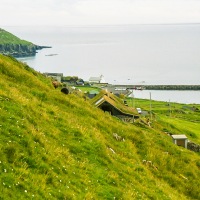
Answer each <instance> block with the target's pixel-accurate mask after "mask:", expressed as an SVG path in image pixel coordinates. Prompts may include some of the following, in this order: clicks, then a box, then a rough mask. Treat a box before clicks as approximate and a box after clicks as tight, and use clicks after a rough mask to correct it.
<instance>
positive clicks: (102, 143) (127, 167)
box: [0, 55, 200, 200]
mask: <svg viewBox="0 0 200 200" xmlns="http://www.w3.org/2000/svg"><path fill="white" fill-rule="evenodd" d="M0 76H1V78H0V113H1V114H0V172H1V173H0V184H1V185H0V199H6V200H7V199H12V200H13V199H81V200H82V199H166V200H167V199H173V200H176V199H179V200H180V199H181V200H182V199H183V200H184V199H200V193H199V188H200V181H199V177H200V155H199V154H198V153H194V152H192V151H189V150H187V149H184V148H181V147H178V146H175V145H174V144H173V143H172V141H171V138H170V137H169V136H168V135H166V134H165V133H164V131H162V126H163V124H165V121H163V122H162V123H160V124H159V123H158V122H155V125H156V126H155V127H153V125H152V127H148V126H147V125H145V124H143V123H141V122H140V120H138V121H137V122H135V123H134V124H127V123H123V122H122V121H120V120H119V119H117V118H115V117H112V116H110V115H109V114H107V113H104V112H103V111H101V110H100V109H98V108H95V107H94V106H92V105H91V104H90V103H89V101H88V100H85V99H84V98H82V96H81V94H79V93H75V94H69V95H65V94H63V93H61V92H60V89H59V88H57V89H54V87H53V86H52V83H51V80H50V79H47V78H46V77H44V76H43V75H42V74H40V73H38V72H36V71H34V70H33V69H31V68H30V67H28V66H27V65H25V64H23V63H20V62H18V61H17V60H16V59H14V58H11V57H7V56H2V55H0ZM170 130H171V131H173V130H175V131H176V127H175V125H174V126H171V127H170ZM114 133H116V134H117V135H118V136H120V137H119V138H118V139H116V137H113V134H114ZM122 138H123V139H122ZM144 160H146V161H149V162H145V161H144Z"/></svg>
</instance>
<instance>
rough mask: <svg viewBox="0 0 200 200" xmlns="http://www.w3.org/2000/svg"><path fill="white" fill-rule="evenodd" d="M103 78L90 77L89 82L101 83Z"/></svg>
mask: <svg viewBox="0 0 200 200" xmlns="http://www.w3.org/2000/svg"><path fill="white" fill-rule="evenodd" d="M100 80H101V77H90V79H89V81H100Z"/></svg>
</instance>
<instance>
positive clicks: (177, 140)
mask: <svg viewBox="0 0 200 200" xmlns="http://www.w3.org/2000/svg"><path fill="white" fill-rule="evenodd" d="M171 137H172V140H173V143H174V144H176V145H178V146H182V147H184V148H186V149H187V143H188V138H187V137H186V136H185V135H172V136H171Z"/></svg>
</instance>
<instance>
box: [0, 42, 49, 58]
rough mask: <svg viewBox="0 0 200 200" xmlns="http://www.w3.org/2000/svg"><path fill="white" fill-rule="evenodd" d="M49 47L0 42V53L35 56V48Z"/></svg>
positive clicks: (14, 55)
mask: <svg viewBox="0 0 200 200" xmlns="http://www.w3.org/2000/svg"><path fill="white" fill-rule="evenodd" d="M43 48H51V47H48V46H38V45H34V44H31V45H27V44H0V53H1V54H4V55H11V56H13V57H26V56H35V54H36V53H37V50H41V49H43Z"/></svg>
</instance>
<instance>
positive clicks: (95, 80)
mask: <svg viewBox="0 0 200 200" xmlns="http://www.w3.org/2000/svg"><path fill="white" fill-rule="evenodd" d="M89 82H90V83H106V81H105V79H104V77H103V75H101V76H100V77H90V78H89Z"/></svg>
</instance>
